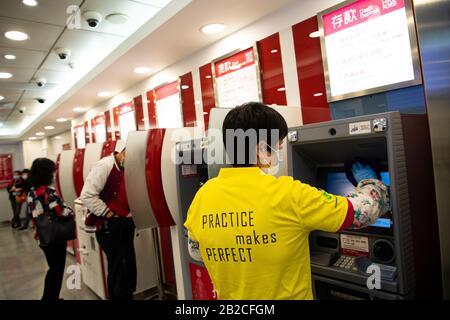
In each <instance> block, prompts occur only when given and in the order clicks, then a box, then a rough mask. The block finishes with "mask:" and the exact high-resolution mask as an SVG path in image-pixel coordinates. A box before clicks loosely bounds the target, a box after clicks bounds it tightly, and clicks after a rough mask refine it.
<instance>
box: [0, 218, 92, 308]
mask: <svg viewBox="0 0 450 320" xmlns="http://www.w3.org/2000/svg"><path fill="white" fill-rule="evenodd" d="M72 264H76V261H75V258H74V257H73V256H71V255H70V254H68V255H67V260H66V269H67V267H68V266H69V265H72ZM46 272H47V263H46V261H45V256H44V253H43V252H42V250H41V249H40V248H39V247H38V245H37V244H36V242H35V241H34V239H33V232H32V231H31V230H26V231H16V230H13V229H12V228H11V227H10V226H9V225H7V224H6V225H5V224H0V300H5V299H8V300H10V299H14V300H36V299H40V298H41V295H42V292H43V288H44V278H45V274H46ZM67 276H68V274H66V275H65V277H64V280H63V288H62V290H61V298H63V299H66V300H97V299H98V298H97V296H96V295H95V294H94V293H93V292H92V291H90V290H89V289H88V288H87V287H86V286H85V285H84V284H83V283H81V289H79V290H77V289H75V290H69V289H68V288H67V287H66V285H65V284H66V277H67Z"/></svg>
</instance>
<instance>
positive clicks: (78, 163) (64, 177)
mask: <svg viewBox="0 0 450 320" xmlns="http://www.w3.org/2000/svg"><path fill="white" fill-rule="evenodd" d="M83 159H84V150H80V149H77V150H64V151H62V152H61V153H60V154H59V156H58V158H57V162H56V165H57V166H56V167H57V172H56V178H57V179H56V185H57V189H58V191H59V193H60V194H61V196H62V198H63V199H64V202H65V203H66V204H67V205H68V206H69V207H71V208H74V204H75V199H76V198H77V197H78V195H77V188H79V182H80V181H79V172H80V170H82V165H83ZM80 168H81V169H80ZM67 251H68V252H69V253H70V254H72V255H74V256H75V257H76V259H77V262H78V263H80V255H79V251H78V240H77V239H75V240H73V241H69V242H68V243H67Z"/></svg>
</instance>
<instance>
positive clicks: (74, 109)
mask: <svg viewBox="0 0 450 320" xmlns="http://www.w3.org/2000/svg"><path fill="white" fill-rule="evenodd" d="M73 111H74V112H84V111H86V108H82V107H75V108H73Z"/></svg>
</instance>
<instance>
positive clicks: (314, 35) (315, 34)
mask: <svg viewBox="0 0 450 320" xmlns="http://www.w3.org/2000/svg"><path fill="white" fill-rule="evenodd" d="M309 37H310V38H318V37H320V32H319V31H314V32H311V33H310V34H309Z"/></svg>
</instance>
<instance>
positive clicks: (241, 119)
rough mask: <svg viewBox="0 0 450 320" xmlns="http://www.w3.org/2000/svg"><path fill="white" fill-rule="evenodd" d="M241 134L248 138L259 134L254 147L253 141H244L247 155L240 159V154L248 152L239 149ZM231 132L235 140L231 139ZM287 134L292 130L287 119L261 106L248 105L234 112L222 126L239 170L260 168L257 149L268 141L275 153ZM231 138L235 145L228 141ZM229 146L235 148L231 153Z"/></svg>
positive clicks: (224, 136) (229, 113)
mask: <svg viewBox="0 0 450 320" xmlns="http://www.w3.org/2000/svg"><path fill="white" fill-rule="evenodd" d="M239 129H240V130H239ZM238 130H239V131H240V132H241V133H243V134H244V135H246V134H248V133H249V132H250V131H253V132H255V133H256V141H255V142H254V143H252V142H251V141H250V140H251V139H250V138H248V137H244V140H243V141H245V155H242V154H241V155H240V154H239V152H238V150H240V152H243V151H244V148H242V146H241V148H238V137H237V134H238V133H239V131H238ZM227 131H228V132H229V133H231V134H234V136H229V137H228V138H227V134H226V133H227ZM287 133H288V127H287V123H286V120H284V118H283V116H282V115H281V114H280V113H279V112H278V111H276V110H275V109H273V108H271V107H269V106H267V105H265V104H263V103H260V102H248V103H244V104H242V105H240V106H238V107H236V108H234V109H232V110H231V111H230V112H228V114H227V116H226V117H225V120H224V121H223V126H222V134H223V144H224V146H225V150H226V152H227V154H228V156H229V158H230V160H231V161H232V164H233V166H235V167H248V166H252V165H254V164H256V145H257V144H258V143H259V142H260V141H265V142H266V143H267V144H268V145H269V146H270V147H271V148H272V149H275V146H276V144H277V143H278V142H281V141H282V140H283V139H284V138H285V137H286V136H287ZM274 136H277V137H278V139H275V140H276V141H272V137H274ZM230 138H232V139H233V140H234V141H228V139H230ZM227 143H228V144H230V147H229V148H231V146H233V148H231V150H228V149H227ZM255 143H256V144H255ZM267 151H268V152H269V153H270V152H271V149H270V148H268V149H267Z"/></svg>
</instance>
